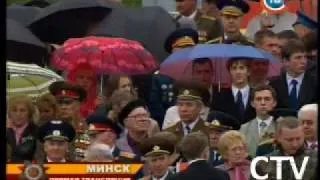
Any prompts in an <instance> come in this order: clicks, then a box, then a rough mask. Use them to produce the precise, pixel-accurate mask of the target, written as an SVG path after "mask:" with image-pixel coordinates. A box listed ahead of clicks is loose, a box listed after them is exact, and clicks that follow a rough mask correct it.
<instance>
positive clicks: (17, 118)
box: [7, 95, 38, 162]
mask: <svg viewBox="0 0 320 180" xmlns="http://www.w3.org/2000/svg"><path fill="white" fill-rule="evenodd" d="M34 112H35V109H34V105H33V103H32V100H31V99H30V98H29V97H28V96H26V95H20V96H14V97H12V98H10V100H9V104H8V118H9V119H8V120H7V143H8V145H9V147H10V149H11V155H9V156H10V161H11V162H23V161H25V160H32V159H33V158H34V155H35V151H36V144H37V140H36V135H37V129H38V127H37V126H36V125H35V124H34V123H33V116H34Z"/></svg>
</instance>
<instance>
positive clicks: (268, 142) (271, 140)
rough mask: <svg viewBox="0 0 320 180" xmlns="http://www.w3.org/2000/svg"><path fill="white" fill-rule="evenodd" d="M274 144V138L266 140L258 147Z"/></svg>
mask: <svg viewBox="0 0 320 180" xmlns="http://www.w3.org/2000/svg"><path fill="white" fill-rule="evenodd" d="M272 143H274V139H273V138H272V139H266V140H263V141H261V142H260V143H259V145H258V146H262V145H265V144H272Z"/></svg>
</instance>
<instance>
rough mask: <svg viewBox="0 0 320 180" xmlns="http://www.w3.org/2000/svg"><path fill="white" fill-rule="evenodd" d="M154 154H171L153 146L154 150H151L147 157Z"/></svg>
mask: <svg viewBox="0 0 320 180" xmlns="http://www.w3.org/2000/svg"><path fill="white" fill-rule="evenodd" d="M153 153H164V154H170V152H169V151H167V150H163V149H161V148H160V146H153V148H152V150H151V151H150V152H148V153H146V155H145V156H150V155H152V154H153Z"/></svg>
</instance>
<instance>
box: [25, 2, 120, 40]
mask: <svg viewBox="0 0 320 180" xmlns="http://www.w3.org/2000/svg"><path fill="white" fill-rule="evenodd" d="M115 7H117V4H115V3H112V2H109V1H105V0H90V1H88V0H68V1H58V2H56V3H54V4H51V5H50V6H48V7H46V8H43V11H42V12H41V13H40V14H39V15H38V16H36V17H35V18H34V19H33V20H32V22H30V24H29V27H30V29H31V30H32V32H33V33H34V34H35V35H37V36H38V37H39V38H40V39H41V40H43V41H45V42H50V43H57V44H62V43H63V42H64V41H66V40H67V39H69V38H74V37H83V36H84V35H85V34H86V32H87V30H88V28H90V26H91V25H92V24H93V23H96V22H99V21H100V20H102V19H103V17H104V16H105V15H106V14H107V13H109V12H110V11H111V10H112V9H113V8H115Z"/></svg>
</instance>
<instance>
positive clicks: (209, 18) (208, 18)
mask: <svg viewBox="0 0 320 180" xmlns="http://www.w3.org/2000/svg"><path fill="white" fill-rule="evenodd" d="M200 18H202V19H207V20H211V21H215V20H217V19H216V18H215V17H211V16H207V15H202V16H201V17H200Z"/></svg>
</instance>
